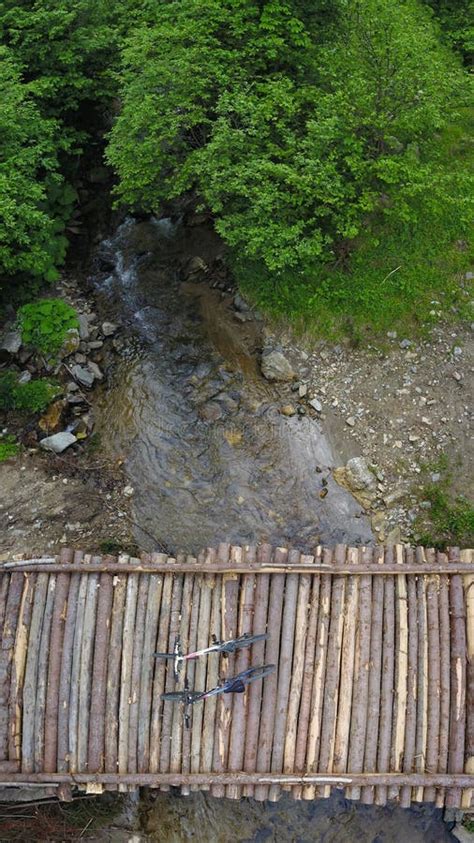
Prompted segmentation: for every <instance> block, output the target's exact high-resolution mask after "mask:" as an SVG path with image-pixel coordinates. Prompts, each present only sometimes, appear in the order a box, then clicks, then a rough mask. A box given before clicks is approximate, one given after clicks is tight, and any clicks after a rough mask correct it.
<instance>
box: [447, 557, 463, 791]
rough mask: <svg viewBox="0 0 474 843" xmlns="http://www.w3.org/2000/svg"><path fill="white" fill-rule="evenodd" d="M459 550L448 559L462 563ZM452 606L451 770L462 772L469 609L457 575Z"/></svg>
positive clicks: (452, 587) (451, 591) (452, 583)
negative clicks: (467, 616) (467, 610)
mask: <svg viewBox="0 0 474 843" xmlns="http://www.w3.org/2000/svg"><path fill="white" fill-rule="evenodd" d="M459 555H460V554H459V549H458V548H456V547H452V548H449V549H448V558H449V560H450V561H452V562H453V563H454V564H456V562H458V561H459ZM449 598H450V607H451V719H450V726H449V748H448V771H449V772H450V773H462V772H463V769H464V746H465V738H466V656H467V647H466V607H465V603H464V589H463V581H462V577H461V576H459V575H455V576H453V577H451V579H450V583H449ZM460 803H461V789H460V788H459V787H456V788H454V787H453V788H450V789H449V791H448V792H447V794H446V807H448V808H459V806H460Z"/></svg>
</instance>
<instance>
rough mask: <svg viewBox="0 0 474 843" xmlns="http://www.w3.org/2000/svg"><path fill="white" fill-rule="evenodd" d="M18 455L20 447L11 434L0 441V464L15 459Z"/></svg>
mask: <svg viewBox="0 0 474 843" xmlns="http://www.w3.org/2000/svg"><path fill="white" fill-rule="evenodd" d="M19 453H20V446H19V444H18V442H17V441H16V439H15V437H14V436H12V435H11V434H8V435H7V436H3V437H2V438H1V439H0V462H5V460H9V459H11V457H16V456H17V455H18V454H19Z"/></svg>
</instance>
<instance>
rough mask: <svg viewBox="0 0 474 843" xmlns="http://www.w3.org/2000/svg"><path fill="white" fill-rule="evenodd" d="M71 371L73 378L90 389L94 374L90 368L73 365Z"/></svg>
mask: <svg viewBox="0 0 474 843" xmlns="http://www.w3.org/2000/svg"><path fill="white" fill-rule="evenodd" d="M71 373H72V376H73V378H75V379H76V381H79V383H80V384H81V385H82V386H86V387H88V388H89V389H90V387H91V386H92V384H93V383H94V375H93V373H92V372H91V371H90V369H84V367H83V366H73V367H72V369H71Z"/></svg>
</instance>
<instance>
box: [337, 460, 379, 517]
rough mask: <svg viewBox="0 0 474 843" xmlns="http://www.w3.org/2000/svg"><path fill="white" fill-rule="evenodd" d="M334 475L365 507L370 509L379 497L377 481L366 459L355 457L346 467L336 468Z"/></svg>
mask: <svg viewBox="0 0 474 843" xmlns="http://www.w3.org/2000/svg"><path fill="white" fill-rule="evenodd" d="M333 474H334V479H335V480H336V481H337V482H338V483H339V485H340V486H343V487H344V488H345V489H348V490H349V492H352V494H353V495H354V497H355V498H356V500H358V501H359V503H361V504H362V506H363V507H365V508H366V509H368V508H370V506H371V505H372V503H373V501H374V500H375V498H376V497H377V480H376V478H375V476H374V474H372V472H371V470H370V468H369V465H368V462H367V460H366V459H365V457H353V458H352V459H350V460H348V462H347V463H346V465H345V466H341V467H339V468H335V469H334V472H333Z"/></svg>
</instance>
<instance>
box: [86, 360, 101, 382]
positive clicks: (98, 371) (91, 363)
mask: <svg viewBox="0 0 474 843" xmlns="http://www.w3.org/2000/svg"><path fill="white" fill-rule="evenodd" d="M87 368H88V369H89V371H90V372H92V374H93V375H94V377H95V378H97V380H98V381H101V380H103V377H104V373H103V371H102V369H100V368H99V366H98V365H97V363H94V361H93V360H89V362H88V364H87Z"/></svg>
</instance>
